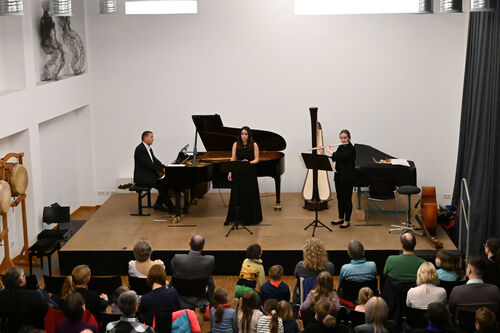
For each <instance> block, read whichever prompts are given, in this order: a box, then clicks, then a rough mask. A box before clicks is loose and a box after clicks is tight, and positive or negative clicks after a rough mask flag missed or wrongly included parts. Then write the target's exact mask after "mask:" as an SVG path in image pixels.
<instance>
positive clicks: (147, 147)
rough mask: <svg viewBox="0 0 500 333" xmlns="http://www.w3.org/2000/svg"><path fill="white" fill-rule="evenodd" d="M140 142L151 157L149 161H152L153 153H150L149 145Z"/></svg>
mask: <svg viewBox="0 0 500 333" xmlns="http://www.w3.org/2000/svg"><path fill="white" fill-rule="evenodd" d="M142 144H143V145H144V147H146V150H147V151H148V154H149V158H151V161H152V162H153V163H154V162H155V160H154V159H153V155H152V154H151V146H148V145H147V144H145V143H144V142H143V143H142Z"/></svg>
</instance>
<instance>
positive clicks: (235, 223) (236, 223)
mask: <svg viewBox="0 0 500 333" xmlns="http://www.w3.org/2000/svg"><path fill="white" fill-rule="evenodd" d="M235 210H236V221H233V225H232V226H231V228H229V230H228V232H227V234H226V237H228V236H229V234H230V233H231V231H233V230H240V229H244V230H246V231H248V232H249V233H250V235H253V232H251V231H250V229H248V228H247V227H245V225H244V224H242V223H241V222H240V219H239V216H240V207H239V206H238V207H236V208H235Z"/></svg>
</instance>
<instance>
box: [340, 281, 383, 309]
mask: <svg viewBox="0 0 500 333" xmlns="http://www.w3.org/2000/svg"><path fill="white" fill-rule="evenodd" d="M364 287H369V288H370V289H371V290H372V291H373V294H374V295H378V279H373V280H369V281H363V282H359V281H349V280H345V279H344V280H342V284H341V286H340V287H339V295H340V296H341V297H342V298H343V299H345V300H348V301H350V302H352V303H356V302H357V301H358V294H359V290H360V289H361V288H364Z"/></svg>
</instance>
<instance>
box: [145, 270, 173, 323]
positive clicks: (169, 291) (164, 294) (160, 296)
mask: <svg viewBox="0 0 500 333" xmlns="http://www.w3.org/2000/svg"><path fill="white" fill-rule="evenodd" d="M147 280H148V285H150V286H151V288H152V290H151V291H150V292H148V293H147V294H146V295H143V296H142V297H141V301H140V305H139V311H138V313H139V314H140V317H141V319H142V320H143V321H144V322H145V323H146V324H147V325H149V326H151V325H153V318H154V315H155V313H156V312H157V311H158V310H166V311H169V312H174V311H177V310H179V309H180V308H181V305H180V301H179V295H178V294H177V291H176V290H175V289H173V288H167V287H166V283H167V282H166V281H167V274H166V273H165V270H164V269H163V267H162V266H161V265H154V266H153V267H151V268H150V269H149V273H148V277H147Z"/></svg>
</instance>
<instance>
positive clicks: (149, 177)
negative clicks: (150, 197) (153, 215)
mask: <svg viewBox="0 0 500 333" xmlns="http://www.w3.org/2000/svg"><path fill="white" fill-rule="evenodd" d="M141 138H142V142H141V143H140V144H139V145H138V146H137V147H136V148H135V153H134V183H135V184H137V185H142V186H147V187H154V188H156V189H158V193H159V196H158V200H156V203H155V204H154V206H153V208H154V209H156V210H160V211H171V212H172V211H173V210H174V206H173V204H172V201H171V200H170V197H169V195H168V183H167V179H166V177H165V165H163V164H162V163H161V162H160V160H158V159H157V158H156V156H155V155H154V153H153V149H152V148H151V145H152V144H153V141H154V137H153V132H151V131H145V132H143V133H142V137H141Z"/></svg>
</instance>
